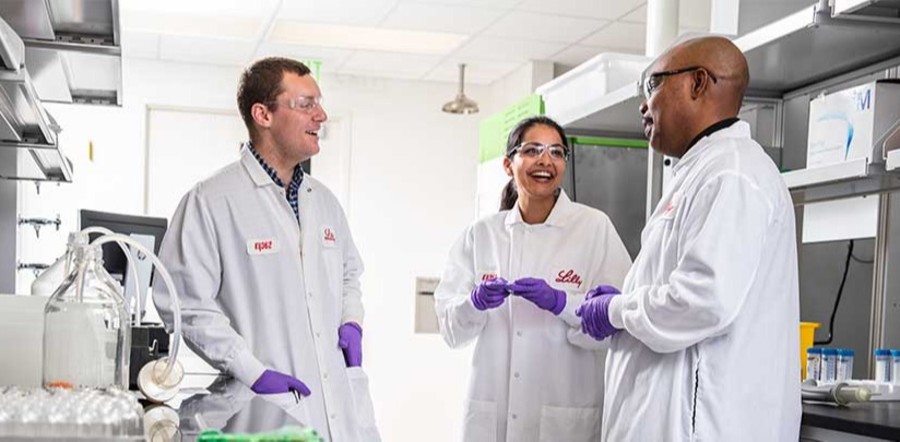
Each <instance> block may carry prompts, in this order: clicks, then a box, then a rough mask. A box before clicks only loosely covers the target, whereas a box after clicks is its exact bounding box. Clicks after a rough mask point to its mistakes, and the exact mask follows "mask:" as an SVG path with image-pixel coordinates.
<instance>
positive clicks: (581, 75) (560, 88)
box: [535, 52, 653, 125]
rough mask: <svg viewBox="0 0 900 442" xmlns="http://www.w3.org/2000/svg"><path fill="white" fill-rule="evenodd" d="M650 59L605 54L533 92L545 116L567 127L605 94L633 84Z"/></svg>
mask: <svg viewBox="0 0 900 442" xmlns="http://www.w3.org/2000/svg"><path fill="white" fill-rule="evenodd" d="M651 61H653V60H652V59H651V58H649V57H644V56H641V55H633V54H617V53H613V52H607V53H603V54H599V55H597V56H596V57H594V58H592V59H590V60H588V61H586V62H584V63H582V64H580V65H578V67H576V68H575V69H572V70H571V71H569V72H566V73H565V74H563V75H560V76H559V77H557V78H554V79H553V80H551V81H549V82H548V83H546V84H544V85H541V86H539V87H538V88H537V89H536V90H535V92H536V93H538V94H540V95H541V97H542V98H543V99H544V113H545V114H546V115H548V116H550V117H551V118H553V119H555V120H556V121H557V122H559V123H560V124H563V125H565V124H568V123H570V122H572V121H574V120H575V119H577V118H580V117H581V116H582V115H577V116H576V115H574V114H575V113H578V112H580V110H581V109H584V108H585V107H586V106H589V105H590V103H591V102H593V101H596V100H597V99H598V98H601V97H603V96H604V95H606V94H608V93H610V92H612V91H614V90H616V89H619V88H621V87H624V86H626V85H628V84H630V83H631V84H636V83H637V82H639V81H640V79H641V73H642V72H643V71H644V70H645V69H647V67H648V66H649V65H650V62H651Z"/></svg>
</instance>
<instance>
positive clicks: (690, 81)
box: [640, 37, 750, 157]
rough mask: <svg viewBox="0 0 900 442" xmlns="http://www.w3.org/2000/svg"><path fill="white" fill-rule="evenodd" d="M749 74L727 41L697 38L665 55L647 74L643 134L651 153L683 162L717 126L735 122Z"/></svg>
mask: <svg viewBox="0 0 900 442" xmlns="http://www.w3.org/2000/svg"><path fill="white" fill-rule="evenodd" d="M749 80H750V74H749V72H748V68H747V59H746V58H744V54H742V53H741V51H740V49H738V48H737V46H735V45H734V43H732V42H731V41H729V40H728V39H726V38H722V37H701V38H695V39H692V40H688V41H685V42H682V43H679V44H677V45H674V46H672V47H670V48H669V49H667V50H666V51H665V52H664V53H663V54H662V55H660V56H659V58H657V59H656V60H655V61H654V62H653V65H652V66H651V67H650V68H649V69H648V71H647V72H646V74H645V79H644V82H645V83H644V86H645V87H646V88H648V89H647V92H648V93H647V95H648V98H647V100H646V101H644V102H643V103H642V104H641V108H640V112H641V118H642V121H643V123H644V134H645V135H646V136H647V138H649V139H650V145H651V146H653V148H654V149H656V150H658V151H660V152H662V153H664V154H666V155H671V156H675V157H681V156H682V155H684V153H685V152H687V150H688V149H689V148H690V146H691V141H692V140H693V139H694V138H695V137H696V136H697V135H699V134H700V133H702V132H703V131H704V130H706V129H707V128H709V127H710V126H712V125H713V124H715V123H718V122H720V121H722V120H726V119H729V118H734V117H736V116H737V114H738V112H740V109H741V103H742V102H743V99H744V93H745V92H746V91H747V84H748V83H749Z"/></svg>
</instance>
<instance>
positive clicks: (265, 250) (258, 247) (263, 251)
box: [247, 239, 278, 256]
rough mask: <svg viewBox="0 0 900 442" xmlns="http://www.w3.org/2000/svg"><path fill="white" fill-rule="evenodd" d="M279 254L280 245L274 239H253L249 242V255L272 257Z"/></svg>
mask: <svg viewBox="0 0 900 442" xmlns="http://www.w3.org/2000/svg"><path fill="white" fill-rule="evenodd" d="M273 253H278V243H277V242H276V241H275V240H274V239H251V240H250V241H247V254H248V255H250V256H254V255H271V254H273Z"/></svg>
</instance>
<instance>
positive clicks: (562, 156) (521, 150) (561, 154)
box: [509, 141, 569, 161]
mask: <svg viewBox="0 0 900 442" xmlns="http://www.w3.org/2000/svg"><path fill="white" fill-rule="evenodd" d="M544 151H547V152H549V153H550V158H552V159H554V160H563V161H565V160H566V159H567V158H569V149H568V148H566V146H563V145H562V144H541V143H536V142H533V141H529V142H525V143H522V144H520V145H518V146H516V148H515V149H513V150H512V151H511V152H510V154H509V156H510V157H512V156H513V155H514V154H516V153H518V154H519V155H522V156H523V157H525V158H540V157H541V156H542V155H544Z"/></svg>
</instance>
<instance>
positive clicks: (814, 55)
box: [734, 0, 900, 98]
mask: <svg viewBox="0 0 900 442" xmlns="http://www.w3.org/2000/svg"><path fill="white" fill-rule="evenodd" d="M849 1H850V2H854V3H862V2H859V1H858V0H849ZM866 3H892V2H887V1H884V2H873V1H871V0H869V1H867V2H866ZM734 43H735V44H736V45H737V46H738V47H739V48H740V49H741V50H742V51H743V52H744V55H745V56H746V57H747V61H748V63H749V66H750V87H749V90H748V92H747V95H748V96H755V97H776V98H777V97H781V96H782V95H784V93H785V92H789V91H792V90H795V89H798V88H801V87H804V86H807V85H811V84H814V83H816V82H819V81H822V80H825V79H828V78H833V77H835V76H838V75H841V74H845V73H847V72H850V71H853V70H855V69H859V68H863V67H865V66H868V65H872V64H874V63H878V62H880V61H885V60H888V59H890V58H892V57H896V56H900V26H897V24H896V23H885V22H884V21H883V20H879V19H872V18H871V17H864V16H859V15H857V16H855V17H853V18H852V19H850V18H848V17H847V15H846V14H843V15H838V16H836V17H832V15H831V10H830V9H829V8H821V9H820V8H819V6H818V5H812V6H809V7H806V8H804V9H802V10H800V11H798V12H796V13H794V14H791V15H789V16H787V17H784V18H782V19H781V20H778V21H775V22H773V23H770V24H768V25H766V26H763V27H761V28H759V29H757V30H755V31H752V32H749V33H747V34H745V35H744V36H742V37H739V38H737V39H736V40H734Z"/></svg>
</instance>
